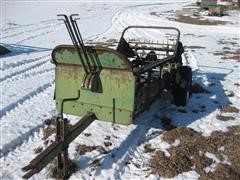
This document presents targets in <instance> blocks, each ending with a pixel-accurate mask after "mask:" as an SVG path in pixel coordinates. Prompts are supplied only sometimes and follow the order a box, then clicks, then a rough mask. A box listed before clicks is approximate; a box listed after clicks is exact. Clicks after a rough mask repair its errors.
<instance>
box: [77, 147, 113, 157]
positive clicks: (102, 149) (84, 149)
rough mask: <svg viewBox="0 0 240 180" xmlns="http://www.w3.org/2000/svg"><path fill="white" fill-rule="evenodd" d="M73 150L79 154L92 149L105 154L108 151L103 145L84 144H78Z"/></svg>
mask: <svg viewBox="0 0 240 180" xmlns="http://www.w3.org/2000/svg"><path fill="white" fill-rule="evenodd" d="M75 150H76V151H77V152H78V153H79V154H80V155H84V154H85V153H87V152H91V151H93V150H97V151H98V152H99V153H101V154H107V153H108V151H107V150H106V149H105V148H104V147H103V146H87V145H85V144H78V145H77V146H76V147H75Z"/></svg>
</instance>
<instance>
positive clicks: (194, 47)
mask: <svg viewBox="0 0 240 180" xmlns="http://www.w3.org/2000/svg"><path fill="white" fill-rule="evenodd" d="M184 48H188V49H206V47H203V46H184Z"/></svg>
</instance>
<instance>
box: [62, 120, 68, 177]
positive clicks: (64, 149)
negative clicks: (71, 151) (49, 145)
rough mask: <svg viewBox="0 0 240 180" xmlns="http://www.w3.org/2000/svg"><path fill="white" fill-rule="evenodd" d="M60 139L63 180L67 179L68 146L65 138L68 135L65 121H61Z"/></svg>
mask: <svg viewBox="0 0 240 180" xmlns="http://www.w3.org/2000/svg"><path fill="white" fill-rule="evenodd" d="M62 131H63V133H62V138H63V179H67V177H68V168H69V166H68V144H67V143H66V141H65V140H66V139H65V137H66V136H67V134H68V125H67V119H63V121H62Z"/></svg>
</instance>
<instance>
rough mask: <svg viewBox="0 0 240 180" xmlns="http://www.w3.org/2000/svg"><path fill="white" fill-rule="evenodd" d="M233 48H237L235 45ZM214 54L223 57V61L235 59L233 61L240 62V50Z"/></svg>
mask: <svg viewBox="0 0 240 180" xmlns="http://www.w3.org/2000/svg"><path fill="white" fill-rule="evenodd" d="M233 43H234V42H233ZM233 46H235V45H233ZM213 54H214V55H215V56H221V59H223V60H229V59H233V60H236V61H238V62H240V49H236V50H232V51H230V50H223V51H216V52H214V53H213Z"/></svg>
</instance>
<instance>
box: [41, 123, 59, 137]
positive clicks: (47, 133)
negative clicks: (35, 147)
mask: <svg viewBox="0 0 240 180" xmlns="http://www.w3.org/2000/svg"><path fill="white" fill-rule="evenodd" d="M55 132H56V129H55V128H54V127H53V126H47V127H46V128H44V129H43V138H42V139H43V140H46V139H47V138H48V137H49V136H51V135H52V134H53V133H55Z"/></svg>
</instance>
